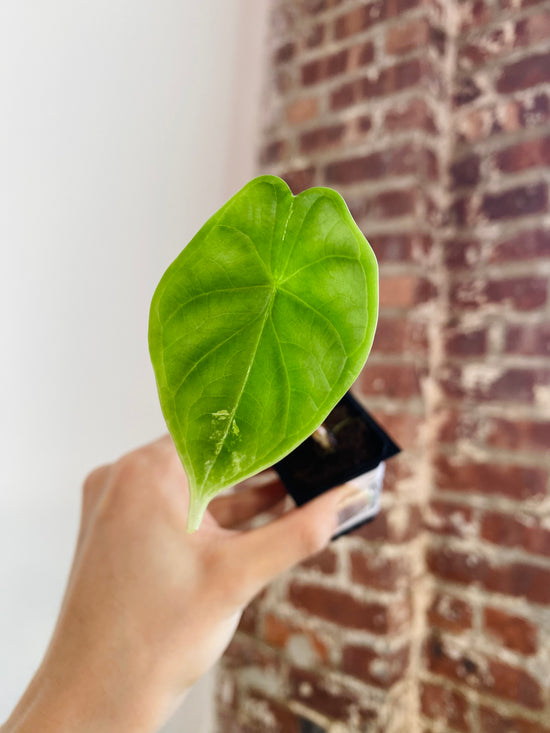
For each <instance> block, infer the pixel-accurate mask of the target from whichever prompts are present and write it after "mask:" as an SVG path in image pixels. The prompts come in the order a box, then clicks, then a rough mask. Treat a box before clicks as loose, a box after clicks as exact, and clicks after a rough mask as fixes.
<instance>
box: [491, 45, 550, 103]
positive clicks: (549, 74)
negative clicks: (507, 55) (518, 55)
mask: <svg viewBox="0 0 550 733" xmlns="http://www.w3.org/2000/svg"><path fill="white" fill-rule="evenodd" d="M549 81H550V51H549V52H547V53H538V54H533V56H528V57H527V58H523V59H521V60H520V61H515V62H514V63H512V64H508V65H507V66H505V67H504V68H503V69H502V72H501V74H500V77H499V79H498V81H497V91H498V92H501V93H504V94H507V93H508V92H517V91H519V90H520V89H528V88H529V87H532V86H535V85H536V84H544V82H549Z"/></svg>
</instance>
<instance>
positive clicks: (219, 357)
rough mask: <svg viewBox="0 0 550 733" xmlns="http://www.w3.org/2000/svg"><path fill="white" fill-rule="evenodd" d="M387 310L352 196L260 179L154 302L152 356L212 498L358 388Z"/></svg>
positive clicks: (198, 238)
mask: <svg viewBox="0 0 550 733" xmlns="http://www.w3.org/2000/svg"><path fill="white" fill-rule="evenodd" d="M377 312H378V269H377V264H376V258H375V256H374V253H373V252H372V250H371V248H370V246H369V244H368V242H367V241H366V239H365V238H364V236H363V235H362V233H361V231H360V230H359V228H358V227H357V225H356V224H355V222H354V221H353V219H352V217H351V214H350V213H349V211H348V208H347V206H346V204H345V202H344V200H343V199H342V197H341V196H340V195H339V194H338V193H336V191H333V190H332V189H329V188H311V189H309V190H307V191H304V192H302V193H301V194H299V195H298V196H293V195H292V193H291V191H290V189H289V188H288V186H287V185H286V183H284V181H282V180H281V179H280V178H277V177H275V176H260V177H258V178H255V179H253V180H252V181H250V182H249V183H248V184H247V185H246V186H244V188H243V189H241V191H239V192H238V193H237V194H236V195H235V196H233V198H231V199H230V200H229V201H228V202H227V203H226V204H225V205H224V206H222V208H221V209H220V210H219V211H218V212H217V213H216V214H214V216H212V217H211V218H210V219H209V220H208V221H207V223H206V224H205V225H204V226H203V227H202V229H201V230H200V231H199V232H198V233H197V234H196V235H195V236H194V237H193V239H192V240H191V242H190V243H189V244H188V245H187V247H185V249H184V250H183V251H182V253H181V254H180V255H179V256H178V257H177V258H176V260H175V261H174V262H173V263H172V264H171V265H170V267H169V268H168V269H167V270H166V272H165V273H164V275H163V277H162V279H161V281H160V283H159V285H158V287H157V289H156V291H155V294H154V296H153V301H152V304H151V313H150V321H149V350H150V354H151V360H152V362H153V367H154V370H155V376H156V380H157V386H158V392H159V397H160V402H161V406H162V410H163V413H164V417H165V419H166V423H167V425H168V428H169V430H170V433H171V435H172V438H173V440H174V443H175V445H176V448H177V450H178V453H179V456H180V458H181V460H182V463H183V465H184V467H185V470H186V473H187V476H188V478H189V484H190V497H191V500H190V508H189V517H188V529H189V531H193V530H194V529H196V528H197V527H198V526H199V525H200V522H201V519H202V516H203V513H204V510H205V509H206V506H207V505H208V502H209V501H210V499H211V498H212V497H213V496H214V495H215V494H217V493H219V492H220V491H222V490H223V489H225V488H226V487H228V486H231V485H233V484H235V483H237V482H238V481H241V480H242V479H244V478H246V477H247V476H251V475H253V474H254V473H257V472H258V471H260V470H262V469H264V468H266V467H268V466H271V465H272V464H273V463H275V462H276V461H278V460H280V459H281V458H283V456H285V455H286V454H287V453H289V452H290V451H291V450H292V449H293V448H295V447H296V446H297V445H299V444H300V443H301V442H302V441H303V440H305V439H306V438H307V437H308V436H309V435H310V434H311V433H312V432H313V431H314V430H315V429H316V428H317V427H318V426H319V425H320V423H321V422H322V421H323V420H324V419H325V417H326V416H327V415H328V413H329V412H330V410H331V409H332V408H333V407H334V405H335V404H336V403H337V402H338V400H340V398H341V397H342V396H343V394H344V393H345V392H346V391H347V389H348V388H349V387H350V385H351V384H352V382H353V381H354V380H355V378H356V377H357V375H358V374H359V371H360V370H361V367H362V366H363V364H364V362H365V359H366V358H367V355H368V353H369V350H370V347H371V344H372V340H373V338H374V331H375V328H376V319H377Z"/></svg>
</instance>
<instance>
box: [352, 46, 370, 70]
mask: <svg viewBox="0 0 550 733" xmlns="http://www.w3.org/2000/svg"><path fill="white" fill-rule="evenodd" d="M348 51H349V55H348V65H347V71H354V70H355V69H359V68H361V67H362V66H367V65H368V64H370V63H372V62H373V61H374V44H373V42H372V41H366V42H365V43H357V44H356V45H355V46H351V48H349V49H348Z"/></svg>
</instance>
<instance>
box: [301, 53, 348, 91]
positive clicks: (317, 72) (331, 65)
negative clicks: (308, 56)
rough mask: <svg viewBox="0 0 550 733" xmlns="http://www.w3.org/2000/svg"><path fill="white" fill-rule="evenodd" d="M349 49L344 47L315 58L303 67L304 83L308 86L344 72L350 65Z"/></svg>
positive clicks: (302, 77) (302, 76)
mask: <svg viewBox="0 0 550 733" xmlns="http://www.w3.org/2000/svg"><path fill="white" fill-rule="evenodd" d="M348 53H349V52H348V50H347V49H343V50H342V51H338V52H337V53H333V54H331V55H330V56H325V57H324V58H320V59H314V60H313V61H309V62H308V63H307V64H304V65H303V66H302V68H301V79H302V84H304V85H305V86H308V85H310V84H317V83H318V82H320V81H324V80H325V79H330V78H331V77H333V76H337V75H338V74H341V73H343V72H344V71H345V70H346V67H347V65H348Z"/></svg>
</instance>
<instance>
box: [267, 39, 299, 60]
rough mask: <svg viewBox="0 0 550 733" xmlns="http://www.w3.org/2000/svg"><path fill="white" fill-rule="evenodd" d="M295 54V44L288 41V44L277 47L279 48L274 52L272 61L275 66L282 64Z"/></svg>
mask: <svg viewBox="0 0 550 733" xmlns="http://www.w3.org/2000/svg"><path fill="white" fill-rule="evenodd" d="M295 52H296V46H295V44H294V43H293V42H292V41H289V42H288V43H285V44H283V45H282V46H279V48H278V49H277V50H276V51H275V55H274V59H273V60H274V62H275V63H276V64H284V63H286V62H287V61H290V60H291V59H292V58H293V57H294V54H295Z"/></svg>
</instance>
